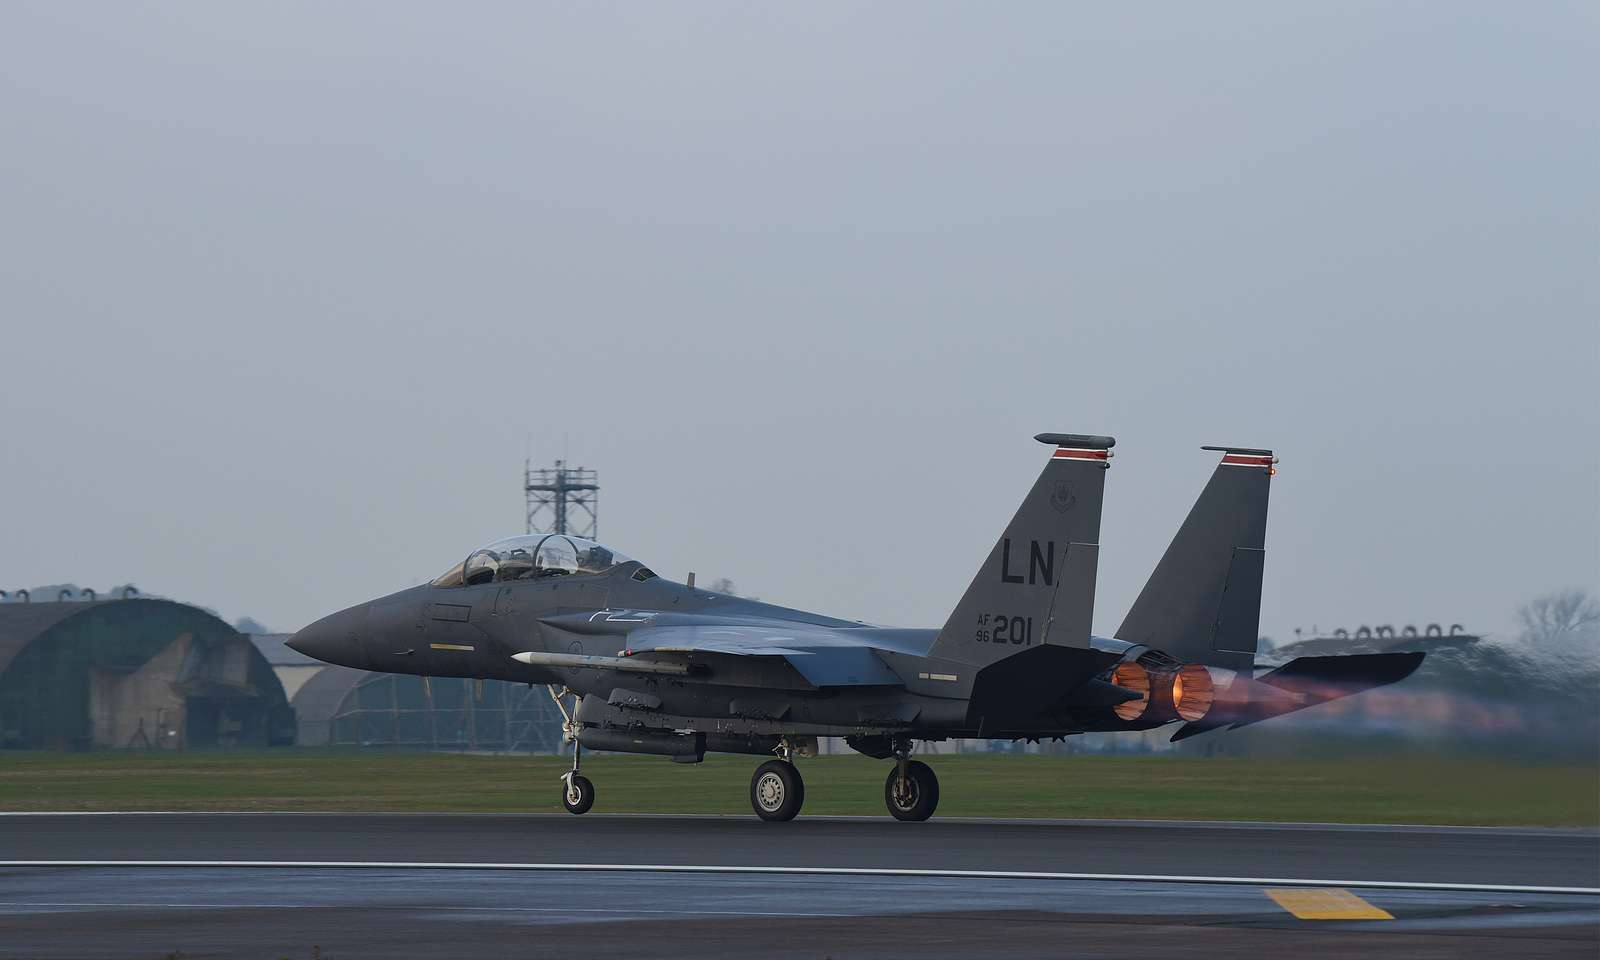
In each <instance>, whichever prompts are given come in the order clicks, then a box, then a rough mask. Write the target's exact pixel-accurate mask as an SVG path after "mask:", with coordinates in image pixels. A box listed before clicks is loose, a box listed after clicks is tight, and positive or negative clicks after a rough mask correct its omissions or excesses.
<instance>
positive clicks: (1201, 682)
mask: <svg viewBox="0 0 1600 960" xmlns="http://www.w3.org/2000/svg"><path fill="white" fill-rule="evenodd" d="M1216 698H1217V688H1216V686H1215V685H1214V684H1212V682H1211V671H1209V670H1207V669H1206V668H1205V667H1202V666H1201V665H1200V664H1198V663H1186V664H1184V665H1183V666H1182V667H1181V668H1179V670H1178V672H1177V673H1175V674H1173V676H1172V706H1173V708H1174V709H1176V710H1177V711H1178V716H1179V717H1182V718H1183V719H1185V720H1188V721H1190V722H1193V721H1195V720H1199V719H1200V718H1201V717H1203V716H1205V715H1206V712H1207V711H1208V710H1210V709H1211V702H1212V701H1213V700H1215V699H1216Z"/></svg>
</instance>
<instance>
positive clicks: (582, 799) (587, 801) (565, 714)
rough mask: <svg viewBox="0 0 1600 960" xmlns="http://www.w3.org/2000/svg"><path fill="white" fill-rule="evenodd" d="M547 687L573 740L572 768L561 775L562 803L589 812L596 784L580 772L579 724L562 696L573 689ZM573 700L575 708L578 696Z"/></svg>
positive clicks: (575, 810)
mask: <svg viewBox="0 0 1600 960" xmlns="http://www.w3.org/2000/svg"><path fill="white" fill-rule="evenodd" d="M547 689H549V691H550V699H552V700H554V701H555V702H556V709H558V710H560V711H561V717H562V720H563V722H562V725H561V731H562V733H563V734H564V735H565V737H566V739H568V740H571V741H572V769H571V770H568V771H567V772H566V773H563V774H562V775H561V805H562V806H563V807H566V808H567V812H568V813H588V812H589V808H590V807H592V806H594V784H593V783H590V782H589V778H588V777H586V776H584V775H583V774H581V773H579V772H578V762H579V760H580V759H581V758H582V756H583V744H581V743H579V742H578V724H577V721H575V720H574V719H573V718H572V711H569V710H568V709H567V705H566V704H564V703H562V702H561V698H562V697H564V696H566V695H567V694H568V693H570V692H571V691H569V690H567V689H566V688H565V687H563V688H561V689H559V690H557V689H556V687H555V685H554V684H551V685H550V686H549V687H548V688H547ZM573 700H574V710H575V709H576V700H577V697H576V696H574V697H573Z"/></svg>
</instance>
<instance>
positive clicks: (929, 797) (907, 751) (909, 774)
mask: <svg viewBox="0 0 1600 960" xmlns="http://www.w3.org/2000/svg"><path fill="white" fill-rule="evenodd" d="M883 802H884V805H885V806H887V807H888V808H889V813H890V815H891V816H893V817H894V818H895V819H896V820H903V821H908V822H916V821H921V820H926V819H928V818H929V817H931V816H933V811H934V809H935V808H936V807H938V806H939V778H938V777H936V776H934V775H933V768H932V767H930V766H928V765H927V764H926V763H923V762H922V761H920V760H913V759H911V740H910V738H909V737H896V738H895V741H894V769H893V770H890V771H889V778H888V779H887V780H885V781H884V782H883Z"/></svg>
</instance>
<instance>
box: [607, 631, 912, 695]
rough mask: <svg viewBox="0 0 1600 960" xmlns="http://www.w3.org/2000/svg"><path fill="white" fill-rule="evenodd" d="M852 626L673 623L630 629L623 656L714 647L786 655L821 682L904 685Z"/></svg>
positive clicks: (728, 652) (831, 684) (741, 653)
mask: <svg viewBox="0 0 1600 960" xmlns="http://www.w3.org/2000/svg"><path fill="white" fill-rule="evenodd" d="M850 633H851V629H850V628H844V629H838V628H833V627H823V626H817V625H815V624H785V623H773V624H771V625H765V624H721V623H719V624H673V625H663V626H649V627H643V628H640V629H638V630H634V631H633V632H631V633H629V634H628V641H627V642H628V648H627V650H625V651H623V656H632V655H633V654H636V653H683V654H695V653H716V654H725V655H731V656H738V657H782V658H784V659H785V660H787V661H789V663H790V665H791V666H793V667H794V668H795V669H796V670H798V671H799V672H800V675H801V676H803V677H805V678H806V681H807V682H809V683H811V684H812V685H813V686H818V687H855V686H891V685H892V686H900V685H901V683H902V681H901V680H900V677H899V676H898V675H896V674H895V672H894V671H893V670H890V669H889V668H888V666H886V665H885V664H884V662H883V660H882V659H881V658H880V657H879V656H878V655H877V654H876V653H875V652H874V651H873V649H872V648H871V647H870V646H867V645H866V644H865V643H864V642H863V641H862V640H861V639H859V638H857V637H853V636H850Z"/></svg>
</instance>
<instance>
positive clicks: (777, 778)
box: [750, 739, 806, 821]
mask: <svg viewBox="0 0 1600 960" xmlns="http://www.w3.org/2000/svg"><path fill="white" fill-rule="evenodd" d="M778 757H779V759H777V760H768V761H767V762H766V763H763V764H762V765H761V766H759V767H756V772H755V773H754V774H753V775H752V776H751V777H750V806H752V807H754V808H755V811H756V816H758V817H760V818H761V819H763V820H768V821H782V820H793V819H794V818H795V814H797V813H799V812H800V805H801V804H803V803H805V802H806V782H805V781H804V780H803V779H801V777H800V770H799V769H798V768H797V767H795V765H794V747H793V746H792V745H790V743H789V741H788V740H786V739H785V740H782V741H780V742H779V744H778Z"/></svg>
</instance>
